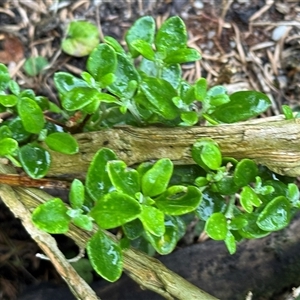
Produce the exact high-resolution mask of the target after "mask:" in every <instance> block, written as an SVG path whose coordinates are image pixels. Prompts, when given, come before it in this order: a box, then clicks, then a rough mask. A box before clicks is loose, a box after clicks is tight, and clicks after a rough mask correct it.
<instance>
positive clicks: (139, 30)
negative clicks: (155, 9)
mask: <svg viewBox="0 0 300 300" xmlns="http://www.w3.org/2000/svg"><path fill="white" fill-rule="evenodd" d="M154 33H155V21H154V19H153V18H152V17H150V16H145V17H142V18H139V19H138V20H137V21H135V22H134V24H133V25H132V26H131V27H130V29H129V30H128V32H127V33H126V35H125V40H126V43H127V46H128V49H129V51H130V53H131V55H132V57H133V58H135V57H137V56H138V55H139V52H138V51H137V50H136V49H135V47H134V46H133V42H134V41H137V40H142V41H145V42H147V43H148V44H150V45H151V44H152V43H153V39H154Z"/></svg>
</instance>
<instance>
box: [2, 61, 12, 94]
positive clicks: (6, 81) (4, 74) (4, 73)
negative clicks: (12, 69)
mask: <svg viewBox="0 0 300 300" xmlns="http://www.w3.org/2000/svg"><path fill="white" fill-rule="evenodd" d="M9 82H10V75H9V72H8V69H7V67H6V66H5V65H4V64H0V91H4V90H5V89H6V88H7V87H8V84H9Z"/></svg>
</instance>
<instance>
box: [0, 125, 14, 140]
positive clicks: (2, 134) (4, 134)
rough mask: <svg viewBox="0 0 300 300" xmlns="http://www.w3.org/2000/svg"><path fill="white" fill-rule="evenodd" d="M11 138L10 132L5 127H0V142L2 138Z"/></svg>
mask: <svg viewBox="0 0 300 300" xmlns="http://www.w3.org/2000/svg"><path fill="white" fill-rule="evenodd" d="M8 137H12V132H11V130H10V129H9V127H8V126H7V125H1V126H0V140H1V139H4V138H8Z"/></svg>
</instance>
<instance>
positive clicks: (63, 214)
mask: <svg viewBox="0 0 300 300" xmlns="http://www.w3.org/2000/svg"><path fill="white" fill-rule="evenodd" d="M67 210H68V209H67V207H66V205H65V204H64V202H63V201H62V200H61V199H59V198H53V199H52V200H49V201H47V202H45V203H43V204H40V205H39V206H38V207H37V208H36V209H35V210H34V211H33V213H32V221H33V223H34V225H35V226H36V227H37V228H39V229H41V230H44V231H46V232H48V233H53V234H54V233H66V232H67V231H68V230H69V223H70V220H71V218H70V217H69V216H68V215H67Z"/></svg>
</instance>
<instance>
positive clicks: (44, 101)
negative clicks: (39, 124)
mask: <svg viewBox="0 0 300 300" xmlns="http://www.w3.org/2000/svg"><path fill="white" fill-rule="evenodd" d="M34 100H35V102H36V103H37V104H38V105H39V107H40V108H41V110H43V111H44V110H48V109H49V108H50V104H49V99H48V98H47V97H44V96H36V97H35V98H34Z"/></svg>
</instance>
